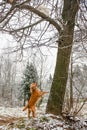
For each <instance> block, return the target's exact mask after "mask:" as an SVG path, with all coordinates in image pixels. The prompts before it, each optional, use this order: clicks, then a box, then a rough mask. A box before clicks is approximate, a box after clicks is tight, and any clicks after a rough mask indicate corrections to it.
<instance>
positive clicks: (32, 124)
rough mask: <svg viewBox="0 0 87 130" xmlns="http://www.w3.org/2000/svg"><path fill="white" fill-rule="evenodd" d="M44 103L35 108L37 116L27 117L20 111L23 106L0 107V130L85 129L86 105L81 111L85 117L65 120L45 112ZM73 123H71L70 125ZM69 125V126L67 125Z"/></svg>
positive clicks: (86, 121) (86, 119)
mask: <svg viewBox="0 0 87 130" xmlns="http://www.w3.org/2000/svg"><path fill="white" fill-rule="evenodd" d="M45 106H46V104H45V105H42V106H41V107H40V108H39V109H38V110H37V118H34V119H33V118H30V119H29V118H28V117H27V111H24V112H23V111H22V109H23V107H15V108H10V107H7V108H6V107H0V130H69V129H68V128H69V127H71V128H72V129H70V130H73V128H75V130H87V106H84V108H83V109H82V111H81V114H82V115H84V114H85V119H84V120H82V119H81V120H80V118H76V119H75V122H74V123H72V122H73V120H72V119H71V120H68V121H69V122H65V120H64V119H63V118H61V117H58V116H54V115H51V114H45ZM72 124H73V125H72ZM69 125H71V126H69Z"/></svg>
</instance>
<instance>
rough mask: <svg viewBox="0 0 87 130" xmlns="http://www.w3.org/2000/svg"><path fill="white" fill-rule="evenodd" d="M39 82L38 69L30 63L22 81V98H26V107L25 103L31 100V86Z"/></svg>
mask: <svg viewBox="0 0 87 130" xmlns="http://www.w3.org/2000/svg"><path fill="white" fill-rule="evenodd" d="M37 81H38V74H37V70H36V67H35V66H34V65H33V64H32V63H31V64H29V62H28V63H27V65H26V69H25V71H24V74H23V80H22V84H21V86H22V96H23V95H24V96H23V98H24V105H25V101H26V100H29V98H30V89H29V87H30V84H31V83H33V82H37Z"/></svg>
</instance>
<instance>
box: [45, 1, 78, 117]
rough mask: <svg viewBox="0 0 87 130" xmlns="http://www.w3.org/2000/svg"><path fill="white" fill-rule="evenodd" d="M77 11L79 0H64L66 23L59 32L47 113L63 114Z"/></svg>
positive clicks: (64, 19)
mask: <svg viewBox="0 0 87 130" xmlns="http://www.w3.org/2000/svg"><path fill="white" fill-rule="evenodd" d="M77 11H78V3H77V0H64V8H63V12H62V18H63V21H64V23H65V24H64V26H63V30H62V31H61V32H60V34H59V47H58V53H57V60H56V67H55V72H54V78H53V82H52V87H51V91H50V96H49V99H48V103H47V108H46V112H47V113H52V114H55V115H61V113H62V107H63V103H64V96H65V91H66V84H67V77H68V68H69V62H70V55H71V51H72V43H73V33H74V25H75V15H76V13H77Z"/></svg>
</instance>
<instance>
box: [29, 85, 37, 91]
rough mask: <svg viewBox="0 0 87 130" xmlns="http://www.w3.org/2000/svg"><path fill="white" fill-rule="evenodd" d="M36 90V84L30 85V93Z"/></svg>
mask: <svg viewBox="0 0 87 130" xmlns="http://www.w3.org/2000/svg"><path fill="white" fill-rule="evenodd" d="M36 88H37V83H32V84H31V85H30V92H31V93H32V92H33V91H34V90H35V89H36Z"/></svg>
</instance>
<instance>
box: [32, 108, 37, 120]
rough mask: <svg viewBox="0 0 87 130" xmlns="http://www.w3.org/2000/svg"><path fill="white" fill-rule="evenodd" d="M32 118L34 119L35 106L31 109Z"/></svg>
mask: <svg viewBox="0 0 87 130" xmlns="http://www.w3.org/2000/svg"><path fill="white" fill-rule="evenodd" d="M32 116H33V117H34V118H35V117H36V110H35V106H33V107H32Z"/></svg>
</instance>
